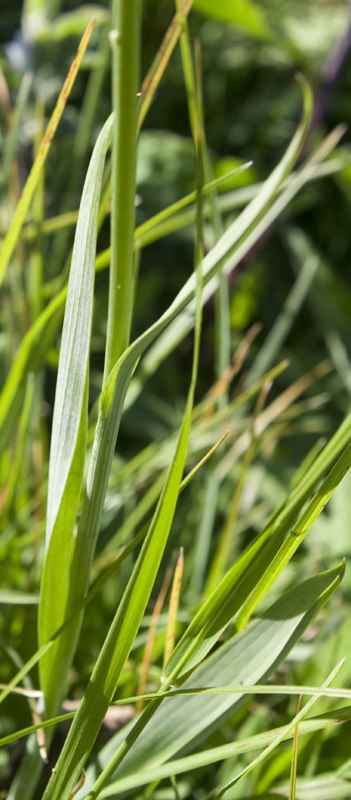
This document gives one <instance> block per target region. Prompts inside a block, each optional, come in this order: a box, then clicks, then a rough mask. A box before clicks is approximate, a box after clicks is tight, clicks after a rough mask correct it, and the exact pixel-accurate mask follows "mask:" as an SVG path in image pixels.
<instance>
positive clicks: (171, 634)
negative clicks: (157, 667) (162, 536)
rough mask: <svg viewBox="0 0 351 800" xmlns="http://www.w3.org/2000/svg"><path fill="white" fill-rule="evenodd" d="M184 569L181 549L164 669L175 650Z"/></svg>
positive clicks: (173, 591) (174, 578) (175, 577)
mask: <svg viewBox="0 0 351 800" xmlns="http://www.w3.org/2000/svg"><path fill="white" fill-rule="evenodd" d="M183 567H184V551H183V548H182V547H181V548H180V551H179V556H178V560H177V563H176V568H175V570H174V577H173V584H172V591H171V598H170V601H169V612H168V624H167V631H166V643H165V650H164V657H163V666H164V667H165V666H166V664H167V661H168V659H169V657H170V655H171V653H172V652H173V650H174V642H175V635H176V625H177V611H178V605H179V595H180V587H181V585H182V577H183Z"/></svg>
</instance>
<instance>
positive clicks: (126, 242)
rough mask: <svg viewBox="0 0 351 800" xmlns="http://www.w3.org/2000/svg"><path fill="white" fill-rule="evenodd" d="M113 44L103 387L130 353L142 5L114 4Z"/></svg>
mask: <svg viewBox="0 0 351 800" xmlns="http://www.w3.org/2000/svg"><path fill="white" fill-rule="evenodd" d="M109 38H110V44H111V50H112V102H113V108H114V110H115V113H116V119H115V128H114V132H113V148H112V206H111V266H110V288H109V307H108V322H107V341H106V357H105V372H104V383H105V382H106V379H107V377H108V375H109V374H110V372H111V369H112V368H113V367H114V365H115V363H116V361H117V360H118V358H119V357H120V356H121V355H122V353H123V352H124V350H125V349H126V347H128V344H129V336H130V326H131V317H132V305H133V303H132V285H133V234H134V226H135V208H134V198H135V167H136V129H137V92H138V85H139V50H140V45H139V39H140V2H139V0H114V2H113V6H112V30H111V31H110V35H109Z"/></svg>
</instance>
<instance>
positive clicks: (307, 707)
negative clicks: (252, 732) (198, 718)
mask: <svg viewBox="0 0 351 800" xmlns="http://www.w3.org/2000/svg"><path fill="white" fill-rule="evenodd" d="M343 663H344V661H341V662H340V664H338V665H337V666H336V667H335V669H334V670H333V671H332V672H331V673H330V675H329V676H328V678H327V679H326V681H325V682H324V684H323V687H322V688H324V686H329V683H331V682H332V680H333V678H335V676H336V675H337V674H338V672H339V671H340V669H341V667H342V665H343ZM318 697H319V696H318V695H317V697H313V698H311V700H309V701H308V702H307V703H306V705H305V706H304V707H303V708H302V709H301V711H300V712H299V713H298V714H297V715H296V717H295V718H294V719H293V720H292V722H291V723H290V724H289V725H287V726H286V728H285V729H283V732H282V733H280V734H279V735H278V736H277V737H276V738H275V739H273V742H271V744H269V745H268V747H266V749H265V750H264V751H263V753H261V754H260V755H259V756H257V758H255V759H254V761H252V762H251V764H249V765H248V766H247V767H245V769H243V770H242V772H240V773H239V775H237V777H236V778H234V780H232V781H230V782H229V783H227V785H226V786H224V788H223V789H221V791H220V792H218V794H216V796H215V800H220V799H221V798H222V797H224V795H225V793H226V792H227V791H228V789H230V788H231V786H235V784H236V783H238V781H239V780H241V778H243V777H244V775H247V774H248V773H249V772H251V770H253V769H254V768H255V767H256V766H257V764H260V762H261V761H263V759H264V758H266V756H268V755H269V754H270V753H271V752H272V750H274V748H275V747H277V745H278V744H280V742H282V741H283V739H284V738H285V736H286V735H287V734H288V733H291V732H292V731H293V730H294V728H295V727H296V725H298V723H299V721H300V719H303V717H304V716H305V715H306V714H307V712H308V711H309V710H310V708H312V706H313V705H314V704H315V703H316V702H317V700H318Z"/></svg>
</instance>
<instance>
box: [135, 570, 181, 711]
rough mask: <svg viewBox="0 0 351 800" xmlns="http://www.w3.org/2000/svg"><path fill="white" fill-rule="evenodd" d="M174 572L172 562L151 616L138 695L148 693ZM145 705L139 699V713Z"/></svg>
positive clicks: (137, 709)
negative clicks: (161, 623)
mask: <svg viewBox="0 0 351 800" xmlns="http://www.w3.org/2000/svg"><path fill="white" fill-rule="evenodd" d="M172 573H173V563H171V564H170V565H169V566H168V567H167V570H166V574H165V577H164V581H163V584H162V587H161V591H160V593H159V595H158V598H157V600H156V603H155V607H154V610H153V614H152V618H151V622H150V627H149V631H148V636H147V641H146V645H145V651H144V658H143V662H142V664H141V667H140V680H139V688H138V695H144V694H146V687H147V678H148V674H149V668H150V664H151V657H152V648H153V646H154V640H155V634H156V628H157V623H158V620H159V616H160V614H161V611H162V608H163V604H164V601H165V599H166V594H167V592H168V589H169V585H170V582H171V580H172ZM143 705H144V701H143V700H139V701H138V702H137V704H136V713H137V714H139V713H140V711H141V710H142V708H143Z"/></svg>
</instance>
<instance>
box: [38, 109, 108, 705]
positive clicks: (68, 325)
mask: <svg viewBox="0 0 351 800" xmlns="http://www.w3.org/2000/svg"><path fill="white" fill-rule="evenodd" d="M111 131H112V118H111V117H110V119H109V120H108V121H107V123H106V124H105V126H104V128H103V130H102V132H101V134H100V136H99V138H98V141H97V143H96V146H95V148H94V152H93V155H92V158H91V162H90V166H89V170H88V173H87V177H86V181H85V185H84V190H83V195H82V201H81V209H80V212H79V217H78V223H77V230H76V236H75V243H74V248H73V255H72V264H71V272H70V278H69V286H68V293H67V303H66V311H65V318H64V325H63V333H62V343H61V351H60V361H59V370H58V378H57V387H56V397H55V408H54V419H53V430H52V443H51V454H50V466H49V487H48V506H47V529H46V548H47V554H46V559H45V566H44V571H43V577H42V587H41V600H40V608H39V643H40V645H43V644H45V643H46V642H48V641H49V640H50V639H51V636H52V634H53V632H54V631H55V630H56V629H57V628H58V627H59V626H60V625H61V624H62V622H63V620H64V617H65V611H66V604H67V593H68V587H69V570H70V563H71V551H72V534H73V527H74V523H75V517H76V513H77V509H78V503H79V496H80V491H81V484H82V477H83V468H84V457H85V437H86V428H87V401H88V383H87V381H88V363H89V348H90V336H91V324H92V313H93V299H94V278H95V251H96V238H97V219H98V208H99V199H100V191H101V182H102V174H103V169H104V163H105V156H106V152H107V148H108V146H109V142H110V137H111ZM59 648H60V643H59V642H58V643H57V644H56V645H55V647H54V648H52V650H51V653H50V654H48V656H47V657H46V658H44V659H43V661H42V663H41V669H40V676H41V683H42V687H43V690H44V692H45V695H46V702H47V706H48V710H49V713H54V712H55V708H57V705H58V704H59V703H60V699H61V694H62V692H63V691H64V689H65V682H66V669H67V663H65V662H66V658H63V659H62V657H61V658H60V659H59V669H58V665H57V664H56V658H57V653H58V649H59Z"/></svg>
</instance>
